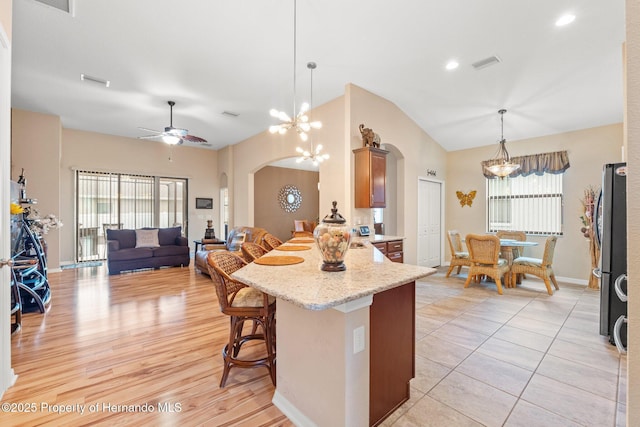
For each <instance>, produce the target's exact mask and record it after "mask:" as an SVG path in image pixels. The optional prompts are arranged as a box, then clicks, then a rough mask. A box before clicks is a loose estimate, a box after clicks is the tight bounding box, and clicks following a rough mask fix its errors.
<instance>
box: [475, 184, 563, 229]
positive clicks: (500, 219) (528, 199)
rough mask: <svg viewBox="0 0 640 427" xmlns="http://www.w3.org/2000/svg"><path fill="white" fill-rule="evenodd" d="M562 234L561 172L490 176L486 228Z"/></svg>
mask: <svg viewBox="0 0 640 427" xmlns="http://www.w3.org/2000/svg"><path fill="white" fill-rule="evenodd" d="M499 230H521V231H524V232H525V233H526V234H529V235H553V234H555V235H562V174H548V173H545V174H543V175H533V174H532V175H528V176H518V177H516V178H509V179H487V231H488V232H490V233H493V232H496V231H499Z"/></svg>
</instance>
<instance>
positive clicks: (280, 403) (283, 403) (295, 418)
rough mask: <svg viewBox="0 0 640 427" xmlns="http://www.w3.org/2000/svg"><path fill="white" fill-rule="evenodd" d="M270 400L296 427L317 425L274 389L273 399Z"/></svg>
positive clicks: (313, 426) (315, 426) (314, 426)
mask: <svg viewBox="0 0 640 427" xmlns="http://www.w3.org/2000/svg"><path fill="white" fill-rule="evenodd" d="M271 402H272V403H273V404H274V405H275V406H276V408H278V409H280V411H282V413H283V414H284V415H285V416H286V417H287V418H289V421H291V422H292V423H293V424H295V425H296V426H297V427H317V424H315V423H314V422H313V421H311V420H310V419H309V418H307V416H306V415H305V414H303V413H302V412H300V411H299V410H298V408H296V407H295V406H294V405H293V404H291V402H289V400H288V399H287V398H285V397H284V396H282V394H280V393H279V392H278V390H277V389H276V392H275V393H274V394H273V399H271Z"/></svg>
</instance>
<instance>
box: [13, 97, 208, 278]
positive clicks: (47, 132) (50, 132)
mask: <svg viewBox="0 0 640 427" xmlns="http://www.w3.org/2000/svg"><path fill="white" fill-rule="evenodd" d="M12 149H13V152H12V162H13V168H12V177H13V178H14V179H15V178H17V176H18V175H19V174H20V168H21V167H25V173H26V176H27V179H28V187H27V191H28V195H29V197H33V198H37V199H38V209H39V210H40V213H41V214H47V213H50V212H51V213H55V214H57V215H58V216H59V217H60V218H61V220H62V221H63V223H64V224H65V225H64V226H63V227H62V228H61V229H59V230H57V231H55V230H54V231H52V232H50V233H49V235H48V236H47V243H48V245H49V256H48V258H49V265H50V267H51V268H57V267H59V265H60V263H63V264H64V263H70V262H73V261H74V259H75V252H74V245H75V244H74V227H73V224H74V198H73V197H74V196H73V195H74V170H75V169H82V170H90V171H110V172H124V173H136V174H148V175H157V176H164V177H171V178H187V179H188V180H189V201H188V203H189V212H188V215H189V225H188V227H189V236H188V237H189V239H190V240H195V239H200V238H202V237H203V236H204V230H205V229H206V226H207V223H206V221H207V219H213V220H214V224H218V222H219V221H218V220H219V212H220V209H219V202H218V200H219V197H218V194H219V189H218V172H217V167H216V165H217V163H218V160H217V152H216V151H213V150H204V149H201V148H193V147H186V146H175V147H170V146H168V145H165V144H162V143H159V142H156V141H148V140H140V139H133V138H125V137H119V136H112V135H104V134H99V133H93V132H85V131H79V130H73V129H62V128H61V126H60V120H59V118H58V117H56V116H50V115H45V114H38V113H33V112H29V111H23V110H15V109H14V110H13V138H12ZM170 158H171V160H169V159H170ZM196 197H207V198H213V200H214V209H213V210H206V211H205V210H202V209H198V210H196V209H195V198H196ZM57 237H59V241H58V240H57Z"/></svg>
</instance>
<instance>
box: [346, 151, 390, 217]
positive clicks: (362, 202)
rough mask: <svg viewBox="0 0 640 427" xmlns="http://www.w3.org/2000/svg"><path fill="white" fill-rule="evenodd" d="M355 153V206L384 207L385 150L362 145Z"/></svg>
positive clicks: (386, 152)
mask: <svg viewBox="0 0 640 427" xmlns="http://www.w3.org/2000/svg"><path fill="white" fill-rule="evenodd" d="M353 153H354V154H355V205H356V206H355V207H356V208H384V207H386V206H387V204H386V188H385V187H386V181H387V154H388V153H389V152H388V151H386V150H382V149H380V148H375V147H363V148H358V149H356V150H353Z"/></svg>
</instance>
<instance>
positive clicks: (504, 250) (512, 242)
mask: <svg viewBox="0 0 640 427" xmlns="http://www.w3.org/2000/svg"><path fill="white" fill-rule="evenodd" d="M530 246H538V242H534V241H531V240H525V241H521V240H516V239H500V254H501V256H502V258H504V259H506V260H507V263H508V264H509V273H508V274H507V275H506V276H505V278H504V286H505V287H506V288H515V287H516V285H517V284H519V283H520V282H521V278H520V277H518V278H517V279H516V282H515V283H513V282H512V280H511V265H512V264H513V259H514V256H513V255H514V253H515V251H516V250H517V249H519V248H526V247H530Z"/></svg>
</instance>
